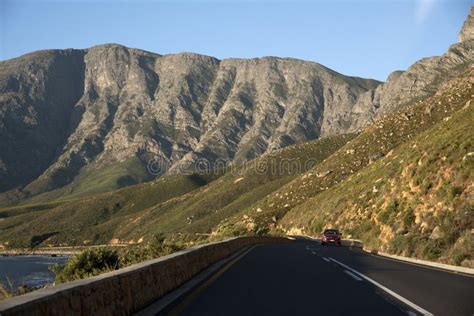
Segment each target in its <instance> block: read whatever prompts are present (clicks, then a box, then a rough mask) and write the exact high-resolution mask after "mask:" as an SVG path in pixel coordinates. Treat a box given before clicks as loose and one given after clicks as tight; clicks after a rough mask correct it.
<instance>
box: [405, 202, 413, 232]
mask: <svg viewBox="0 0 474 316" xmlns="http://www.w3.org/2000/svg"><path fill="white" fill-rule="evenodd" d="M414 223H415V214H414V213H413V210H412V209H411V208H410V207H409V208H408V209H407V210H406V213H405V215H404V216H403V225H404V227H405V228H409V227H411V226H412V225H413V224H414Z"/></svg>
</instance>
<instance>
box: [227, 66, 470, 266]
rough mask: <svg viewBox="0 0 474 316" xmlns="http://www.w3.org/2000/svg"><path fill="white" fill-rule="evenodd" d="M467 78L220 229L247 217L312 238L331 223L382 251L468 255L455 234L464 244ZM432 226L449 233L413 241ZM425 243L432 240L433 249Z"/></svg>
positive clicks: (377, 126) (385, 122) (387, 121)
mask: <svg viewBox="0 0 474 316" xmlns="http://www.w3.org/2000/svg"><path fill="white" fill-rule="evenodd" d="M473 84H474V72H473V70H472V69H469V70H467V71H466V72H465V73H464V74H463V75H462V76H460V77H458V78H456V79H454V80H452V81H449V82H448V83H446V84H445V85H444V86H443V87H442V88H441V89H440V91H438V93H437V94H436V95H435V96H433V97H430V98H427V99H426V100H424V101H420V102H415V103H414V104H412V105H411V106H408V107H407V108H405V109H404V110H403V111H400V112H397V113H394V114H391V115H388V116H386V117H385V118H383V119H381V120H379V121H377V122H375V123H374V124H373V125H371V126H369V127H368V128H367V129H366V130H364V131H363V132H362V133H361V134H360V135H358V136H357V137H356V138H354V139H353V140H351V141H350V142H348V143H347V144H346V145H345V146H343V147H342V148H341V149H340V150H338V151H337V152H335V153H334V154H333V155H331V156H330V157H329V158H328V159H326V160H325V161H323V162H322V163H320V164H318V165H316V166H315V168H313V169H312V170H310V171H309V172H307V173H305V174H304V175H301V176H299V177H297V178H296V179H295V180H293V181H292V182H290V183H288V184H287V185H285V186H283V187H282V188H281V189H279V190H277V191H275V192H274V193H273V194H271V195H269V196H267V197H265V198H264V199H262V200H261V201H259V202H257V203H255V204H254V205H252V206H250V207H248V208H247V209H246V210H244V211H242V212H241V213H240V214H239V215H238V216H235V217H233V218H231V219H228V220H227V221H226V222H224V223H222V224H221V228H220V229H221V230H222V229H225V230H229V229H230V230H232V231H240V230H242V228H243V227H248V222H249V221H251V222H253V223H254V225H253V226H254V228H253V230H262V229H267V230H269V229H273V230H276V231H278V230H283V231H285V232H287V233H290V234H302V233H303V234H314V235H319V233H320V231H321V230H322V229H323V228H324V227H330V226H338V227H340V228H342V229H343V231H344V232H345V233H346V234H348V235H349V237H352V238H360V239H362V240H363V241H364V242H365V243H366V244H367V245H369V246H372V247H374V248H378V249H383V250H386V251H390V252H396V253H403V254H406V255H413V256H418V257H422V258H428V259H440V260H447V259H446V258H447V257H449V258H451V259H449V260H451V261H450V263H453V262H452V261H453V260H454V259H453V258H452V257H451V256H450V252H451V251H456V250H455V249H456V247H457V246H456V245H457V244H462V245H463V246H460V247H461V248H463V251H464V252H463V254H462V255H461V254H460V255H459V256H460V257H459V258H461V257H462V256H467V257H466V258H468V257H469V255H468V254H469V252H467V253H466V249H468V248H465V245H464V244H465V241H464V240H468V241H467V242H472V235H471V232H470V229H471V228H472V227H473V223H472V182H473V181H472V180H473V174H472V159H471V158H472V152H473V150H474V148H473V143H472V132H469V131H470V130H471V129H472V128H471V126H472V125H473V123H474V120H473V117H472V105H471V103H472V102H471V101H472V99H473V95H474V89H473ZM257 210H260V211H259V212H257ZM410 210H411V212H412V213H410ZM443 216H445V217H446V219H445V220H446V222H443V223H440V221H441V222H442V221H443V220H444V219H443V218H444V217H443ZM439 218H441V219H439ZM411 221H413V223H412V222H411ZM401 222H402V223H403V222H405V224H401ZM276 224H277V225H276ZM404 225H405V226H404ZM408 225H410V226H408ZM410 229H411V230H410ZM443 229H444V230H446V229H449V231H443ZM433 231H434V234H433V237H435V238H434V239H436V240H437V239H438V238H437V237H436V236H449V237H446V238H447V240H444V239H441V240H438V241H436V240H435V241H433V242H425V243H418V244H417V243H416V240H419V239H420V240H422V239H423V238H425V239H426V238H428V237H429V236H430V234H432V233H433ZM453 233H454V234H453ZM397 234H398V235H397ZM400 234H401V236H400ZM449 234H453V235H449ZM408 240H409V241H408ZM429 241H430V239H429ZM409 244H410V245H411V246H413V245H415V247H414V248H417V247H419V248H417V249H414V248H410V247H411V246H409ZM433 244H435V245H436V247H438V248H437V249H435V250H433V252H434V254H433V253H431V250H430V249H431V248H430V247H432V248H436V247H435V246H433ZM425 247H426V249H425ZM442 256H444V259H443V258H441V257H442ZM449 260H447V261H449ZM461 261H462V260H461ZM454 263H457V264H460V263H461V262H460V261H459V259H458V261H456V262H454ZM466 264H469V265H472V263H466Z"/></svg>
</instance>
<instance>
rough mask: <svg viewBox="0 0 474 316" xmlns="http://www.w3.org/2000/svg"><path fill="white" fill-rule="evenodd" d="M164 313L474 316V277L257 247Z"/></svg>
mask: <svg viewBox="0 0 474 316" xmlns="http://www.w3.org/2000/svg"><path fill="white" fill-rule="evenodd" d="M359 273H360V274H359ZM374 283H376V284H377V285H375V284H374ZM381 287H383V288H384V289H385V290H384V289H382V288H381ZM387 291H391V292H390V293H391V294H388V293H387ZM395 297H396V298H395ZM161 314H167V315H169V314H171V315H423V314H426V315H430V314H434V315H469V316H472V315H473V314H474V277H471V276H466V275H461V274H456V273H451V272H445V271H441V270H438V269H434V268H427V267H422V266H419V265H414V264H409V263H404V262H400V261H395V260H392V259H387V258H382V257H379V256H374V255H371V254H367V253H365V252H362V251H361V250H360V249H357V248H349V247H338V246H321V245H320V244H319V243H318V242H315V241H310V240H304V239H298V240H297V241H296V242H294V243H290V244H275V245H260V246H256V247H253V248H250V249H249V250H248V251H245V252H244V253H242V255H240V256H239V257H237V258H236V259H235V260H232V261H231V262H229V263H228V264H227V265H226V266H224V267H223V268H222V269H221V270H220V271H218V272H217V273H216V274H215V275H213V276H212V277H211V278H209V279H208V280H207V281H205V282H203V283H201V284H200V285H199V286H197V287H196V288H195V289H194V290H192V291H191V292H189V293H187V294H186V295H185V296H184V297H182V298H181V299H179V300H178V301H176V302H175V303H174V304H172V305H171V306H169V307H168V308H167V309H166V310H164V311H162V313H161Z"/></svg>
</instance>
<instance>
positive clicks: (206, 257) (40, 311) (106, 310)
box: [0, 236, 291, 316]
mask: <svg viewBox="0 0 474 316" xmlns="http://www.w3.org/2000/svg"><path fill="white" fill-rule="evenodd" d="M282 242H291V240H289V239H287V238H279V237H266V236H265V237H263V236H262V237H258V236H254V237H237V238H233V239H228V240H225V241H221V242H215V243H210V244H205V245H200V246H196V247H193V248H190V249H186V250H183V251H179V252H176V253H174V254H171V255H168V256H164V257H161V258H157V259H154V260H149V261H145V262H142V263H138V264H135V265H132V266H129V267H126V268H123V269H120V270H116V271H112V272H108V273H104V274H101V275H98V276H95V277H91V278H87V279H83V280H77V281H72V282H67V283H63V284H60V285H57V286H53V287H50V288H44V289H41V290H37V291H33V292H31V293H28V294H25V295H21V296H16V297H13V298H11V299H8V300H5V301H1V302H0V315H2V316H7V315H28V316H35V315H130V314H132V313H134V312H137V311H139V310H141V309H143V308H145V307H146V306H147V305H149V304H151V303H153V302H155V301H156V300H158V299H159V298H160V297H162V296H163V295H165V294H167V293H169V292H170V291H172V290H174V289H176V288H178V287H179V286H180V285H182V284H183V283H185V282H186V281H188V280H190V279H191V278H193V277H194V276H195V275H197V274H198V273H199V272H201V271H202V270H204V269H205V268H207V267H208V266H209V265H211V264H213V263H215V262H217V261H219V260H221V259H224V258H225V257H227V256H229V255H231V254H232V253H234V252H236V251H237V250H239V249H241V248H243V247H245V246H250V245H255V244H262V243H282Z"/></svg>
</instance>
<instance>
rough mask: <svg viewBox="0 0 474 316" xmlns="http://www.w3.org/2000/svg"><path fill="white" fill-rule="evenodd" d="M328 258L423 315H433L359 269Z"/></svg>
mask: <svg viewBox="0 0 474 316" xmlns="http://www.w3.org/2000/svg"><path fill="white" fill-rule="evenodd" d="M329 260H331V261H333V262H335V263H337V264H338V265H340V266H342V267H344V268H346V269H347V270H349V271H351V272H352V273H354V274H356V275H357V276H358V277H360V278H362V279H365V280H366V281H369V282H370V283H372V284H373V285H375V286H377V287H378V288H380V289H382V290H383V291H385V292H386V293H388V294H390V295H392V296H393V297H395V298H396V299H398V300H399V301H401V302H403V303H404V304H406V305H408V306H410V307H411V308H413V309H414V310H416V311H417V312H419V313H421V314H422V315H425V316H433V313H430V312H428V311H427V310H425V309H423V308H421V307H420V306H418V305H416V304H415V303H413V302H411V301H409V300H408V299H406V298H404V297H403V296H401V295H399V294H397V293H395V292H394V291H392V290H390V289H389V288H386V287H385V286H383V285H382V284H380V283H378V282H377V281H375V280H372V279H371V278H369V277H368V276H366V275H364V274H362V273H360V272H359V271H357V270H354V269H352V268H351V267H348V266H346V265H345V264H344V263H342V262H339V261H337V260H336V259H334V258H329Z"/></svg>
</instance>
